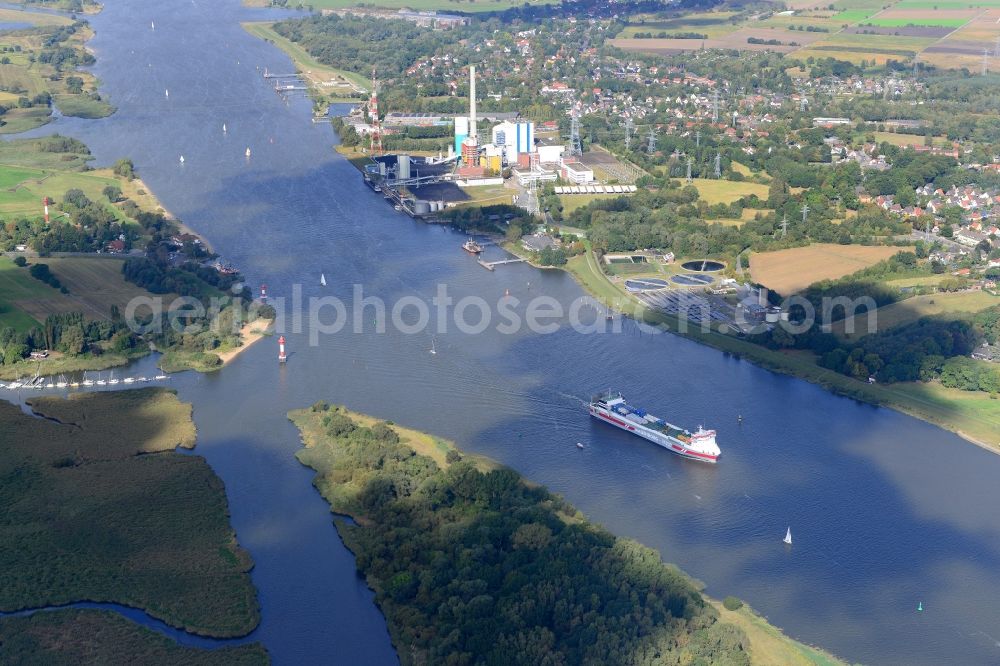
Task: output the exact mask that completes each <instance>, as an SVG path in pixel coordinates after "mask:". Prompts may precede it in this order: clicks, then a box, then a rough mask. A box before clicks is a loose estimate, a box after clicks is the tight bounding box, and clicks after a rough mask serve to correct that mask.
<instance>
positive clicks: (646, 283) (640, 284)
mask: <svg viewBox="0 0 1000 666" xmlns="http://www.w3.org/2000/svg"><path fill="white" fill-rule="evenodd" d="M667 286H669V285H668V284H667V281H666V280H661V279H660V278H635V279H632V280H625V289H626V290H628V291H631V292H638V291H656V290H657V289H663V288H665V287H667Z"/></svg>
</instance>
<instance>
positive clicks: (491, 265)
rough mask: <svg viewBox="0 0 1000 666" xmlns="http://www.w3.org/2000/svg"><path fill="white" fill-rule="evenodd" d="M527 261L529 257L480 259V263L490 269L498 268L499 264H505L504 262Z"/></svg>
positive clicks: (518, 262)
mask: <svg viewBox="0 0 1000 666" xmlns="http://www.w3.org/2000/svg"><path fill="white" fill-rule="evenodd" d="M525 261H527V259H500V260H499V261H484V260H482V259H479V260H478V262H479V265H480V266H482V267H483V268H485V269H486V270H488V271H494V270H496V267H497V266H503V265H504V264H520V263H523V262H525Z"/></svg>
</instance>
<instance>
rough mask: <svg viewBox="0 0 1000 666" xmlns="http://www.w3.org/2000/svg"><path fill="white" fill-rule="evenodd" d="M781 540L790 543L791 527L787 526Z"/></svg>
mask: <svg viewBox="0 0 1000 666" xmlns="http://www.w3.org/2000/svg"><path fill="white" fill-rule="evenodd" d="M782 541H784V542H785V543H786V544H787V545H789V546H791V545H792V528H791V527H789V528H788V531H787V532H785V538H784V539H782Z"/></svg>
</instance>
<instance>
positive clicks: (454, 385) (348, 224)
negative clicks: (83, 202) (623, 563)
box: [35, 0, 1000, 664]
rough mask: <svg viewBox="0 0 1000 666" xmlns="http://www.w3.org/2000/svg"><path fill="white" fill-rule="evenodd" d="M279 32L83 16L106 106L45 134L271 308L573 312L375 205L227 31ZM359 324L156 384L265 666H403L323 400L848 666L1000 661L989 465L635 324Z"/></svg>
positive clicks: (206, 7)
mask: <svg viewBox="0 0 1000 666" xmlns="http://www.w3.org/2000/svg"><path fill="white" fill-rule="evenodd" d="M273 16H275V15H274V14H272V13H267V12H266V11H262V10H248V9H243V8H240V7H238V6H237V4H236V2H235V0H224V1H223V0H220V1H213V2H208V1H206V0H167V1H165V2H161V3H149V4H136V3H128V4H125V3H119V2H108V3H106V5H105V9H104V12H103V13H101V14H100V15H98V16H95V17H92V18H91V22H92V24H93V25H94V27H95V28H96V31H97V34H96V37H95V38H94V39H93V41H92V42H91V44H90V45H91V47H92V48H93V49H94V50H95V52H96V55H97V58H98V64H97V65H96V67H95V68H94V72H95V74H96V75H97V76H98V77H99V78H100V80H101V82H102V91H103V92H104V94H106V96H107V97H108V98H109V99H110V101H111V102H112V103H113V104H115V105H116V106H117V107H118V109H119V110H118V112H117V113H116V114H115V115H113V116H111V117H109V118H107V119H103V120H80V119H73V118H60V119H59V120H58V121H56V123H54V124H53V125H49V126H48V127H46V128H42V129H41V130H38V131H36V132H35V133H36V134H39V133H51V132H53V131H59V132H60V133H63V134H68V135H71V136H75V137H77V138H79V139H82V140H83V141H85V142H86V143H87V144H88V145H89V146H90V147H91V148H92V149H93V151H94V154H95V156H96V157H97V162H98V163H100V164H108V163H110V162H112V161H114V160H115V159H116V158H118V157H123V156H129V157H131V158H132V159H133V160H134V161H135V164H136V168H137V171H138V172H139V174H140V175H141V176H142V178H143V180H144V181H145V182H146V183H147V184H148V185H149V186H150V187H152V188H153V190H154V191H155V192H156V194H157V195H158V197H159V198H160V200H161V201H162V202H163V203H164V205H165V206H166V207H167V208H168V209H169V210H170V211H172V212H173V213H174V214H176V215H177V216H178V217H179V218H180V219H182V220H184V222H185V223H187V224H188V225H190V226H191V227H193V228H194V229H196V230H197V231H198V232H200V233H202V234H204V235H205V236H206V237H207V238H208V240H209V241H210V242H211V244H212V245H213V247H214V248H215V249H216V250H217V251H219V252H220V253H222V254H223V255H224V257H225V258H226V259H228V260H230V261H232V262H233V263H234V264H236V265H237V266H238V267H240V268H241V269H242V270H243V272H244V273H245V275H246V276H247V278H248V280H249V281H250V282H251V283H252V284H254V285H257V284H259V283H262V282H263V283H266V284H267V285H268V286H269V291H270V293H271V294H272V295H276V296H279V295H288V294H290V293H291V289H292V285H293V284H296V283H299V284H302V285H304V286H303V290H304V293H305V295H306V296H310V295H314V296H319V295H328V294H336V295H338V296H341V297H343V298H345V300H349V299H350V294H351V289H352V285H354V284H361V285H363V286H364V290H365V293H366V294H377V295H379V296H381V297H383V298H385V299H387V300H389V301H390V302H391V300H392V299H393V298H396V297H399V296H403V295H417V296H420V297H421V298H430V296H432V295H433V294H434V293H435V289H436V288H437V285H438V284H439V283H447V284H448V288H449V290H450V293H451V294H452V295H453V296H454V297H455V298H456V299H458V298H460V297H462V296H464V295H479V296H483V297H486V298H488V299H490V300H493V301H495V300H496V299H498V298H500V297H501V296H503V294H504V293H505V292H506V291H507V290H509V291H510V294H511V296H512V297H514V298H518V299H526V298H528V297H530V296H532V295H538V294H547V295H551V296H554V297H555V298H557V299H558V300H559V301H560V302H563V303H568V302H570V301H571V300H573V299H574V298H576V297H578V296H579V295H580V293H581V291H580V289H579V288H578V287H577V286H576V285H575V283H574V282H573V281H572V279H571V278H570V277H569V276H568V275H566V274H563V273H559V272H542V271H538V270H535V269H533V268H531V267H528V266H524V265H509V266H501V267H498V269H497V271H496V272H488V271H485V270H483V269H482V268H480V267H479V266H478V265H476V263H475V261H474V260H472V259H471V258H470V257H469V256H468V255H467V254H465V253H464V252H462V251H461V249H460V247H459V246H460V244H461V242H462V236H461V235H459V234H457V233H455V232H452V231H450V230H447V229H444V228H441V227H436V226H429V225H424V224H421V223H416V222H414V221H412V220H410V219H409V218H407V217H405V216H403V215H402V214H400V213H397V212H395V211H393V210H392V208H391V207H390V206H388V205H387V204H385V202H384V201H383V200H382V199H381V197H380V196H378V195H377V194H375V193H373V192H372V191H370V190H369V189H367V188H366V187H364V186H363V185H362V183H361V180H360V178H359V176H358V174H357V172H356V171H355V169H354V168H353V167H352V166H351V165H350V164H348V163H347V162H346V161H345V160H343V159H342V158H340V157H339V156H337V155H336V154H335V153H334V152H333V151H332V149H331V147H332V145H333V144H334V143H335V141H336V138H335V136H334V135H333V133H332V132H331V130H330V128H329V127H327V126H325V125H314V124H312V123H311V122H310V115H311V109H310V107H311V105H310V103H309V102H308V101H307V100H305V99H293V100H291V102H290V103H288V104H287V105H286V104H285V103H284V102H283V101H282V100H281V99H280V98H279V97H278V96H277V95H276V94H275V93H274V92H273V91H272V90H271V89H270V88H269V87H268V85H267V84H266V83H265V82H264V80H263V79H262V78H261V76H260V71H259V70H263V69H264V68H265V67H267V68H269V69H270V70H271V71H272V72H277V71H289V70H290V68H291V65H290V63H289V61H288V59H287V58H286V57H285V56H284V55H283V54H281V53H280V52H279V51H278V50H277V49H275V48H273V47H271V46H270V45H268V44H266V43H264V42H261V41H258V40H257V39H255V38H252V37H251V36H249V35H248V34H246V33H245V32H244V31H243V30H242V28H241V27H240V25H239V21H241V20H251V19H261V18H266V17H273ZM151 21H155V26H156V27H155V30H153V29H151V27H150V22H151ZM258 68H259V70H258ZM166 89H169V91H170V95H169V97H167V96H166V95H165V94H164V91H165V90H166ZM223 123H226V125H227V128H228V133H227V134H223V132H222V129H221V128H222V125H223ZM247 147H250V148H251V149H252V157H251V158H250V159H249V160H247V159H246V158H245V157H244V151H245V150H246V148H247ZM180 155H184V156H185V162H184V164H180V163H179V156H180ZM493 252H494V253H496V250H493ZM320 273H325V275H326V279H327V282H328V286H327V287H326V288H325V289H323V288H321V287H320V286H319V284H318V282H319V275H320ZM529 283H530V284H529ZM373 319H374V317H373ZM363 323H364V327H365V333H363V334H353V333H347V332H342V333H340V334H337V335H330V336H325V337H322V338H321V339H320V340H319V343H318V344H317V345H316V346H310V345H309V340H308V336H307V335H306V334H305V333H301V334H299V333H286V337H287V338H288V344H289V350H290V352H291V356H290V358H289V361H288V363H287V364H286V365H285V366H279V364H278V363H277V362H276V351H277V350H276V343H275V341H274V340H273V339H272V340H264V341H262V342H260V343H258V344H257V345H256V346H254V347H252V348H251V349H249V350H247V351H246V352H244V353H243V354H242V355H241V356H240V357H239V358H237V359H236V360H235V361H234V362H233V363H232V364H231V366H229V367H227V368H226V369H225V370H223V371H222V372H220V373H216V374H213V375H199V374H195V373H184V374H182V375H175V376H174V377H173V378H172V379H171V385H172V386H174V387H175V388H177V389H178V390H179V392H180V396H181V398H182V399H184V400H187V401H190V402H192V403H193V404H194V406H195V409H194V416H195V421H196V424H197V426H198V447H197V449H196V453H198V454H201V455H203V456H205V457H206V458H207V459H208V461H209V463H210V464H211V465H212V467H213V469H215V471H216V472H217V473H218V474H219V476H220V477H221V478H222V479H223V481H224V482H225V484H226V491H227V493H228V496H229V502H230V507H231V511H232V523H233V526H234V528H235V529H236V531H237V533H238V536H239V539H240V542H241V544H242V545H243V546H244V547H246V548H247V549H248V550H249V551H250V553H251V554H252V555H253V558H254V560H255V562H256V567H255V569H254V571H253V579H254V583H255V584H256V585H257V588H258V590H259V591H260V598H261V603H262V606H263V620H262V623H261V626H260V628H259V629H258V630H257V631H256V632H255V633H254V634H253V638H256V639H259V640H261V641H263V642H264V643H265V645H266V646H267V648H268V650H269V651H270V652H271V654H272V655H273V657H274V659H275V663H278V664H292V663H318V662H329V661H336V662H339V663H368V664H376V663H392V662H394V661H395V655H394V653H393V650H392V647H391V645H390V643H389V640H388V634H387V632H386V628H385V622H384V620H383V618H382V616H381V614H380V613H379V611H378V610H377V608H376V607H375V606H374V604H373V602H372V595H371V593H370V591H369V590H368V589H367V587H366V586H365V585H364V582H363V581H362V580H360V579H359V578H358V577H357V574H356V572H355V567H354V562H353V558H352V556H351V554H350V553H349V552H348V551H347V550H346V549H345V548H344V547H343V545H342V544H341V542H340V541H339V539H338V537H337V535H336V532H335V530H334V529H333V527H332V522H331V517H330V514H329V512H328V507H327V506H326V504H325V502H323V500H322V499H321V498H320V497H319V495H318V494H317V493H316V492H315V491H314V490H313V488H311V486H310V479H311V472H310V471H308V470H306V469H305V468H303V467H301V466H299V465H298V463H297V462H296V461H295V459H294V457H293V455H294V453H295V451H296V450H297V448H298V447H299V445H300V443H299V439H298V436H297V432H296V430H295V428H294V427H293V426H292V425H291V424H290V423H289V422H288V421H287V420H286V419H285V413H286V411H287V410H289V409H292V408H297V407H301V406H305V405H308V404H311V403H312V402H314V401H316V400H318V399H326V400H329V401H331V402H334V403H343V404H346V405H347V406H349V407H350V408H351V409H354V410H359V411H362V412H368V413H371V414H375V415H378V416H381V417H385V418H387V419H391V420H393V421H396V422H399V423H402V424H405V425H408V426H411V427H415V428H418V429H423V430H428V431H432V432H434V433H436V434H438V435H441V436H444V437H448V438H451V439H454V440H456V441H457V442H458V443H459V444H460V446H461V447H462V448H464V449H466V450H469V451H475V452H478V453H483V454H486V455H489V456H491V457H493V458H496V459H498V460H500V461H502V462H504V463H506V464H508V465H510V466H511V467H513V468H515V469H517V470H518V471H519V472H521V473H523V474H524V475H525V476H526V477H528V478H530V479H533V480H535V481H538V482H541V483H544V484H546V485H547V486H548V487H549V488H550V489H552V490H553V491H555V492H558V493H561V494H563V495H564V496H565V497H566V498H567V499H568V500H569V501H571V502H572V503H573V504H575V505H576V506H577V507H579V508H580V509H581V510H582V511H583V512H584V513H586V514H587V515H588V516H589V517H590V518H591V519H593V520H595V521H597V522H600V523H602V524H604V525H605V526H607V527H608V528H609V529H611V530H612V531H614V532H615V533H617V534H620V535H625V536H630V537H634V538H636V539H638V540H639V541H641V542H643V543H645V544H647V545H649V546H652V547H655V548H658V549H659V550H660V551H661V552H662V554H663V557H664V559H665V560H667V561H670V562H675V563H677V564H678V565H679V566H680V567H681V568H683V569H684V570H685V571H687V572H688V573H690V574H691V575H692V576H694V577H696V578H698V579H699V580H702V581H704V582H705V584H706V586H707V592H708V593H710V594H712V595H714V596H717V597H722V596H725V595H728V594H732V595H736V596H739V597H741V598H743V599H745V600H747V601H748V602H749V603H750V604H751V605H752V606H754V607H755V608H757V609H759V610H760V611H761V612H762V613H763V614H765V615H766V616H767V617H768V618H769V619H770V620H771V621H772V622H774V623H775V624H777V625H778V626H780V627H782V628H784V629H785V630H786V631H787V632H788V633H790V634H791V635H793V636H795V637H796V638H799V639H801V640H804V641H806V642H810V643H815V644H818V645H821V646H823V647H825V648H828V649H830V650H831V651H833V652H835V653H837V654H838V655H841V656H843V657H844V658H846V659H848V660H851V661H862V662H866V663H907V664H936V663H941V662H943V661H950V662H955V663H966V664H974V663H996V662H997V661H1000V642H998V641H1000V626H998V619H997V618H998V617H1000V616H998V614H997V612H996V603H997V602H996V599H998V598H1000V513H998V512H997V511H995V507H996V506H998V505H1000V484H997V483H996V479H997V478H1000V456H996V455H995V454H992V453H989V452H987V451H984V450H982V449H980V448H978V447H976V446H973V445H971V444H968V443H967V442H964V441H963V440H961V439H960V438H958V437H957V436H955V435H953V434H951V433H948V432H946V431H944V430H941V429H939V428H937V427H934V426H931V425H928V424H926V423H923V422H921V421H918V420H916V419H913V418H910V417H907V416H904V415H901V414H899V413H896V412H893V411H891V410H885V409H879V408H875V407H871V406H868V405H864V404H860V403H857V402H854V401H852V400H849V399H845V398H841V397H836V396H833V395H831V394H829V393H827V392H825V391H823V390H822V389H820V388H817V387H816V386H813V385H810V384H808V383H806V382H803V381H799V380H796V379H793V378H789V377H785V376H780V375H775V374H773V373H770V372H767V371H765V370H762V369H759V368H757V367H755V366H753V365H751V364H749V363H747V362H745V361H741V360H737V359H734V358H730V357H726V356H724V355H722V354H720V353H719V352H717V351H715V350H712V349H709V348H706V347H702V346H699V345H697V344H695V343H693V342H690V341H688V340H685V339H682V338H678V337H675V336H671V335H655V336H651V335H641V334H639V332H638V331H637V330H636V329H635V327H634V325H632V326H630V325H628V324H626V326H625V332H623V333H621V334H602V335H583V334H580V333H576V332H574V331H572V330H570V329H569V328H568V327H565V326H563V327H562V328H560V330H559V331H558V332H556V333H553V334H548V335H539V334H533V333H529V332H520V333H517V334H513V335H504V334H500V333H498V332H496V331H495V330H493V329H492V328H491V329H490V330H488V331H487V332H485V333H483V334H480V335H466V334H463V333H460V332H458V331H454V330H452V331H449V332H448V333H443V334H438V335H437V337H436V339H435V340H433V342H432V339H431V336H430V334H419V335H403V334H401V333H399V332H389V333H385V334H375V333H373V332H372V328H373V324H374V323H375V322H374V321H365V322H363ZM432 343H433V344H434V345H435V348H436V350H437V354H434V355H432V354H429V353H427V352H428V349H429V348H430V347H431V345H432ZM607 387H615V388H618V389H621V390H622V391H624V392H625V393H626V395H627V396H628V397H630V398H631V400H632V401H633V402H635V403H636V404H639V405H642V406H644V407H646V408H647V409H649V410H650V411H652V412H653V413H656V414H658V415H660V416H664V417H667V418H668V419H669V420H672V421H674V422H679V423H683V424H685V425H689V426H691V427H693V426H696V425H697V424H698V423H700V422H704V423H705V424H706V425H710V426H713V427H715V428H716V429H717V430H718V432H719V442H720V445H721V446H722V449H723V458H722V460H721V462H720V463H719V465H717V466H715V467H708V466H704V465H701V464H697V463H693V462H690V461H686V460H682V459H679V458H677V457H674V456H672V455H670V454H669V453H667V452H665V451H662V450H660V449H658V448H656V447H654V446H652V445H651V444H648V443H645V442H643V441H642V440H640V439H637V438H634V437H631V436H629V435H627V434H625V433H622V432H620V431H617V430H614V429H611V428H609V427H607V426H604V425H601V424H599V423H595V422H592V420H591V419H590V418H589V417H588V416H587V414H586V412H585V411H584V409H583V407H584V401H585V400H586V398H587V397H588V396H589V395H590V394H591V393H593V392H596V391H598V390H601V389H606V388H607ZM737 415H743V417H744V420H743V422H742V424H738V423H737ZM576 442H583V443H584V444H585V445H586V447H585V448H584V449H583V450H578V449H577V448H576V446H575V444H576ZM788 526H791V529H792V532H793V534H794V537H795V545H794V546H793V547H792V548H790V549H787V548H785V547H784V546H783V544H782V543H781V538H782V537H783V536H784V533H785V529H786V527H788ZM920 602H922V604H923V609H924V610H923V611H922V612H918V611H917V605H918V603H920Z"/></svg>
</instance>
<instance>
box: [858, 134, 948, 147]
mask: <svg viewBox="0 0 1000 666" xmlns="http://www.w3.org/2000/svg"><path fill="white" fill-rule="evenodd" d="M874 135H875V141H876V142H878V143H883V142H885V143H889V144H892V145H893V146H899V147H901V148H903V147H906V146H922V145H924V141H925V139H924V136H923V135H922V134H904V133H903V132H874ZM935 143H937V144H940V143H941V137H939V138H938V139H937V140H935Z"/></svg>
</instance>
